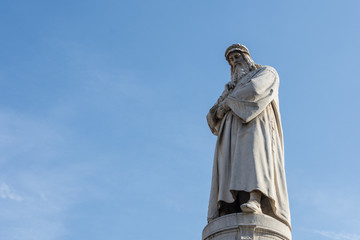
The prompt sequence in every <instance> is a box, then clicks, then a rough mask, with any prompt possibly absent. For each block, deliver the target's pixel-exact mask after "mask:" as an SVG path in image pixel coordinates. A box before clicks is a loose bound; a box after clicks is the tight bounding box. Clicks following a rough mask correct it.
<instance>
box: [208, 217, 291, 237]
mask: <svg viewBox="0 0 360 240" xmlns="http://www.w3.org/2000/svg"><path fill="white" fill-rule="evenodd" d="M202 240H291V231H290V229H289V227H288V226H287V225H286V224H284V223H282V222H280V221H278V220H276V219H274V218H272V217H269V216H267V215H264V214H247V213H234V214H229V215H225V216H222V217H219V218H216V219H215V220H213V221H211V222H209V224H207V225H206V227H205V228H204V230H203V233H202Z"/></svg>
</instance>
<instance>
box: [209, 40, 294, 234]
mask: <svg viewBox="0 0 360 240" xmlns="http://www.w3.org/2000/svg"><path fill="white" fill-rule="evenodd" d="M225 58H226V60H227V61H228V62H229V64H230V66H231V81H230V82H228V83H227V84H226V85H225V90H224V91H223V93H222V95H221V96H220V97H219V99H218V100H217V102H216V103H215V105H214V106H213V107H212V108H211V109H210V111H209V113H208V115H207V122H208V124H209V127H210V129H211V131H212V133H213V134H215V135H216V136H217V142H216V149H215V156H214V165H213V173H212V174H213V175H212V185H211V193H210V203H209V211H208V221H209V222H210V221H212V220H214V219H216V218H218V217H220V216H223V215H227V214H230V213H239V212H243V213H253V214H266V215H269V216H270V217H272V218H275V219H277V220H279V221H281V222H282V223H284V224H286V225H287V226H288V227H289V229H291V223H290V210H289V202H288V193H287V187H286V179H285V170H284V147H283V134H282V128H281V120H280V112H279V102H278V89H279V76H278V74H277V72H276V70H275V69H274V68H272V67H270V66H261V65H259V64H256V63H254V61H253V60H252V59H251V58H250V53H249V50H248V49H247V48H246V47H245V46H244V45H241V44H233V45H231V46H230V47H229V48H228V49H227V50H226V52H225Z"/></svg>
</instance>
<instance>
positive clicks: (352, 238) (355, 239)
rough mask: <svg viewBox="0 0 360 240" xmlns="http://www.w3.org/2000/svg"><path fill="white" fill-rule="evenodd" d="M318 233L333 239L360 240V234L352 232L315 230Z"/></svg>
mask: <svg viewBox="0 0 360 240" xmlns="http://www.w3.org/2000/svg"><path fill="white" fill-rule="evenodd" d="M315 232H316V233H317V234H320V235H321V236H323V237H326V238H328V239H333V240H360V235H359V234H352V233H336V232H330V231H315Z"/></svg>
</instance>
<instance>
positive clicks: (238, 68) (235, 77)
mask: <svg viewBox="0 0 360 240" xmlns="http://www.w3.org/2000/svg"><path fill="white" fill-rule="evenodd" d="M248 72H249V68H247V67H245V66H243V65H240V64H237V65H235V67H234V72H233V73H232V74H231V81H233V82H237V81H239V80H240V79H241V78H242V77H243V76H245V75H246V74H247V73H248Z"/></svg>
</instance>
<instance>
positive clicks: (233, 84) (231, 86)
mask: <svg viewBox="0 0 360 240" xmlns="http://www.w3.org/2000/svg"><path fill="white" fill-rule="evenodd" d="M235 86H236V83H235V82H233V81H230V82H228V83H227V84H226V85H225V88H226V89H227V90H228V91H231V90H232V89H234V88H235Z"/></svg>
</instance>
